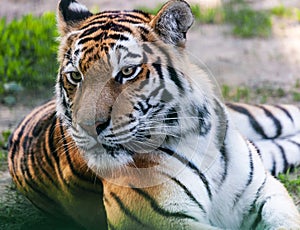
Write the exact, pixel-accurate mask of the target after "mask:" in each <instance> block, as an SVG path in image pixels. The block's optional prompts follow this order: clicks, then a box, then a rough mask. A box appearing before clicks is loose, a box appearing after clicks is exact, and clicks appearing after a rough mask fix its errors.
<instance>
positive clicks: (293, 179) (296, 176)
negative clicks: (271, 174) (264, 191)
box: [278, 167, 300, 211]
mask: <svg viewBox="0 0 300 230" xmlns="http://www.w3.org/2000/svg"><path fill="white" fill-rule="evenodd" d="M278 179H279V180H280V181H281V183H283V185H284V186H285V187H286V189H287V190H288V192H289V193H290V195H291V196H292V197H293V198H294V200H295V202H296V204H297V205H298V209H299V211H300V195H299V194H300V168H299V167H298V168H296V169H295V170H294V172H293V173H290V172H289V171H288V172H287V173H285V174H279V175H278Z"/></svg>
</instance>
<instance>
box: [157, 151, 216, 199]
mask: <svg viewBox="0 0 300 230" xmlns="http://www.w3.org/2000/svg"><path fill="white" fill-rule="evenodd" d="M158 150H160V151H162V152H164V153H166V154H168V155H169V156H172V157H175V158H176V159H177V160H179V161H180V162H181V163H182V164H184V165H187V166H188V167H189V168H190V169H192V170H193V171H194V172H195V173H196V174H197V175H198V176H199V178H200V179H201V181H202V182H203V184H204V186H205V188H206V190H207V193H208V196H209V198H210V199H211V198H212V193H211V190H210V186H209V183H208V181H207V179H206V177H205V175H204V174H203V173H202V172H201V171H200V170H199V169H198V168H197V167H196V165H194V164H193V163H192V162H190V161H189V160H187V159H186V158H185V157H183V156H180V155H179V154H177V153H175V152H173V151H172V150H170V149H166V148H163V147H159V148H158Z"/></svg>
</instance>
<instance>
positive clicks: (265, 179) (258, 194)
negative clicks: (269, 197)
mask: <svg viewBox="0 0 300 230" xmlns="http://www.w3.org/2000/svg"><path fill="white" fill-rule="evenodd" d="M266 181H267V176H266V174H265V178H264V180H263V182H262V183H261V185H260V186H259V188H258V189H257V191H256V193H255V198H254V199H253V202H252V204H251V205H250V207H251V208H250V210H249V213H251V212H254V211H255V205H256V202H257V200H258V198H259V197H260V193H261V191H262V189H263V188H264V187H265V184H266Z"/></svg>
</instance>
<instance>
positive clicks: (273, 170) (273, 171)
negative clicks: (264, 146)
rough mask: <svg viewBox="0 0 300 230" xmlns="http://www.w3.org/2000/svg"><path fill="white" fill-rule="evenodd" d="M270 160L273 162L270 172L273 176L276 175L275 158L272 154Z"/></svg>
mask: <svg viewBox="0 0 300 230" xmlns="http://www.w3.org/2000/svg"><path fill="white" fill-rule="evenodd" d="M272 162H273V164H272V169H271V174H272V175H273V176H275V175H276V160H275V158H274V156H273V155H272Z"/></svg>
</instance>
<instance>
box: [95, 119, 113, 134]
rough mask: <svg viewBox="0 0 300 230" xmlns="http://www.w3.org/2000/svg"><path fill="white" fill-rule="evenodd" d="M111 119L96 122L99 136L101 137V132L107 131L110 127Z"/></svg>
mask: <svg viewBox="0 0 300 230" xmlns="http://www.w3.org/2000/svg"><path fill="white" fill-rule="evenodd" d="M109 123H110V119H107V120H106V121H102V122H99V121H98V122H96V124H95V125H96V133H97V135H100V133H101V132H103V130H104V129H106V128H107V127H108V126H109Z"/></svg>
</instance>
